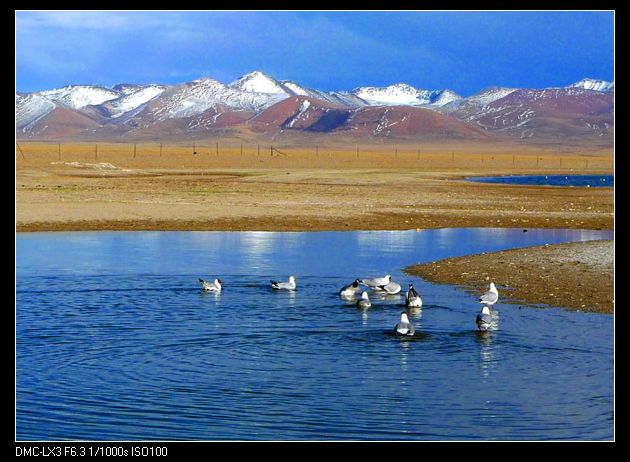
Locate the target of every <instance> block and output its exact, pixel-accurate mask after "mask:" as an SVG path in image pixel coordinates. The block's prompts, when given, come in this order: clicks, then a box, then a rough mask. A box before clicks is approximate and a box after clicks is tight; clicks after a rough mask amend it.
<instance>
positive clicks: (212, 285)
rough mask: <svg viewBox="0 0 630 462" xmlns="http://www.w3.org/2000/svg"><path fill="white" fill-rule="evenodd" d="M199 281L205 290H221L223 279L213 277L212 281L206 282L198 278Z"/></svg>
mask: <svg viewBox="0 0 630 462" xmlns="http://www.w3.org/2000/svg"><path fill="white" fill-rule="evenodd" d="M199 282H200V283H201V286H202V287H203V290H205V291H206V292H221V286H222V285H223V281H222V280H221V279H215V280H214V282H208V281H204V280H203V279H201V278H199Z"/></svg>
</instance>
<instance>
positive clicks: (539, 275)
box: [403, 238, 615, 314]
mask: <svg viewBox="0 0 630 462" xmlns="http://www.w3.org/2000/svg"><path fill="white" fill-rule="evenodd" d="M614 242H615V241H614V238H613V239H610V240H608V239H607V240H595V241H578V242H569V243H563V244H553V245H544V246H534V247H522V248H516V249H510V250H503V251H499V252H488V253H481V254H474V255H467V256H463V257H455V258H446V259H443V260H438V261H434V262H430V263H425V264H419V265H411V266H408V267H406V268H404V270H403V271H404V272H405V273H406V274H409V275H412V276H418V277H421V278H423V279H425V280H427V281H430V282H433V283H438V284H450V285H456V286H459V287H461V288H463V289H464V290H466V291H468V292H470V293H473V294H481V293H484V292H485V291H486V290H487V288H488V284H489V283H490V281H492V282H494V283H495V285H496V286H497V288H498V289H499V296H500V298H499V303H500V304H501V303H509V304H516V305H521V304H527V305H531V306H534V307H537V306H545V307H551V308H553V307H556V308H564V309H569V310H574V311H587V312H596V313H605V314H614Z"/></svg>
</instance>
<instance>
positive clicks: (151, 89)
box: [104, 85, 166, 118]
mask: <svg viewBox="0 0 630 462" xmlns="http://www.w3.org/2000/svg"><path fill="white" fill-rule="evenodd" d="M116 87H119V86H118V85H117V86H116ZM116 87H114V88H116ZM165 90H166V87H164V86H162V85H147V86H141V85H136V86H134V87H130V86H128V87H125V88H121V89H120V90H119V91H120V92H122V93H123V95H122V96H120V97H118V98H116V99H113V100H110V101H107V102H106V103H105V104H104V106H105V107H106V108H107V109H108V110H109V113H110V116H111V117H112V118H116V117H120V116H121V115H123V114H126V113H128V112H130V111H133V110H134V109H136V108H137V107H139V106H142V105H143V104H145V103H147V102H149V101H151V100H152V99H153V98H155V97H157V96H158V95H160V94H162V93H163V92H164V91H165Z"/></svg>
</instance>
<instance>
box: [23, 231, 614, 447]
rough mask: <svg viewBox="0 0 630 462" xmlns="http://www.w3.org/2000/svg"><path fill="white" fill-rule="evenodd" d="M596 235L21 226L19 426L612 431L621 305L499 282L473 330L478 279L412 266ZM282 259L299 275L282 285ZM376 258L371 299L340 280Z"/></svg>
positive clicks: (186, 434) (334, 433) (485, 436)
mask: <svg viewBox="0 0 630 462" xmlns="http://www.w3.org/2000/svg"><path fill="white" fill-rule="evenodd" d="M602 238H612V232H609V231H584V230H541V229H530V230H529V232H527V233H523V232H522V229H499V228H497V229H478V228H466V229H435V230H425V231H420V232H416V231H366V232H313V233H309V232H304V233H272V232H81V233H18V234H17V235H16V320H15V322H16V439H17V440H196V441H214V440H283V441H284V440H317V441H321V440H565V439H568V440H611V439H612V438H613V437H614V433H613V426H614V415H613V409H614V407H613V406H614V393H613V359H614V344H613V329H614V317H613V316H610V315H602V314H593V313H582V312H571V311H568V310H563V309H557V308H556V309H549V308H548V309H541V308H529V307H523V308H522V309H521V308H520V307H519V306H518V305H508V304H505V303H502V302H501V299H500V300H499V303H497V305H495V308H496V312H497V329H496V330H494V331H491V332H487V333H479V332H477V331H476V325H475V316H476V314H477V312H478V311H479V304H478V302H477V299H476V296H475V295H474V294H468V293H466V292H464V291H463V290H461V289H458V288H456V287H453V286H449V285H437V284H430V283H428V282H425V281H423V280H421V279H419V278H415V277H409V276H406V275H404V274H403V273H402V272H401V269H402V268H404V267H406V266H408V265H410V264H414V263H419V262H427V261H432V260H435V259H440V258H446V257H451V256H459V255H465V254H470V253H478V252H484V251H494V250H503V249H508V248H512V247H522V246H529V245H540V244H544V243H550V244H551V243H560V242H568V241H579V240H591V239H602ZM533 270H535V269H533ZM290 274H292V275H295V276H296V278H297V290H296V291H294V292H287V291H272V290H271V288H270V283H269V280H270V279H274V280H286V279H287V278H288V276H289V275H290ZM384 274H391V275H392V276H393V279H394V280H395V281H398V282H399V283H400V284H401V285H403V293H401V294H400V295H394V296H380V297H379V296H376V295H373V294H371V298H372V307H371V308H369V309H368V310H360V309H357V308H356V307H355V306H354V303H352V302H347V301H344V300H342V299H340V298H339V296H338V295H337V293H338V291H339V289H340V288H341V287H342V286H344V285H346V284H348V283H351V282H352V281H353V280H354V279H355V278H356V277H369V276H382V275H384ZM198 277H202V278H205V279H211V280H213V279H214V278H215V277H220V278H221V279H222V280H223V281H224V287H223V292H222V293H221V294H219V295H215V294H211V293H204V292H203V291H202V290H201V287H200V285H199V283H198V281H197V278H198ZM409 282H413V283H414V286H415V287H416V289H417V290H418V291H419V292H420V293H421V295H422V297H423V302H424V304H423V309H422V310H421V312H420V313H416V314H413V315H412V316H411V321H412V322H413V323H415V324H416V331H417V332H416V336H415V337H414V338H400V337H396V336H394V335H392V330H393V327H394V325H395V324H396V323H397V322H398V320H399V318H400V312H401V310H402V309H404V290H406V288H407V284H408V283H409ZM498 289H499V292H501V287H499V288H498Z"/></svg>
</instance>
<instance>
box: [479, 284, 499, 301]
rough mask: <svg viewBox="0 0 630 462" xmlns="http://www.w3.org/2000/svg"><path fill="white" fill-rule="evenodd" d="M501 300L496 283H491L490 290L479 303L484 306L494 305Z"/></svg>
mask: <svg viewBox="0 0 630 462" xmlns="http://www.w3.org/2000/svg"><path fill="white" fill-rule="evenodd" d="M498 300H499V291H498V290H497V288H496V287H495V286H494V282H491V283H490V290H488V292H486V293H485V294H483V295H482V296H481V297H479V303H483V304H484V305H490V306H492V305H494V304H495V303H496V302H497V301H498Z"/></svg>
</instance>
